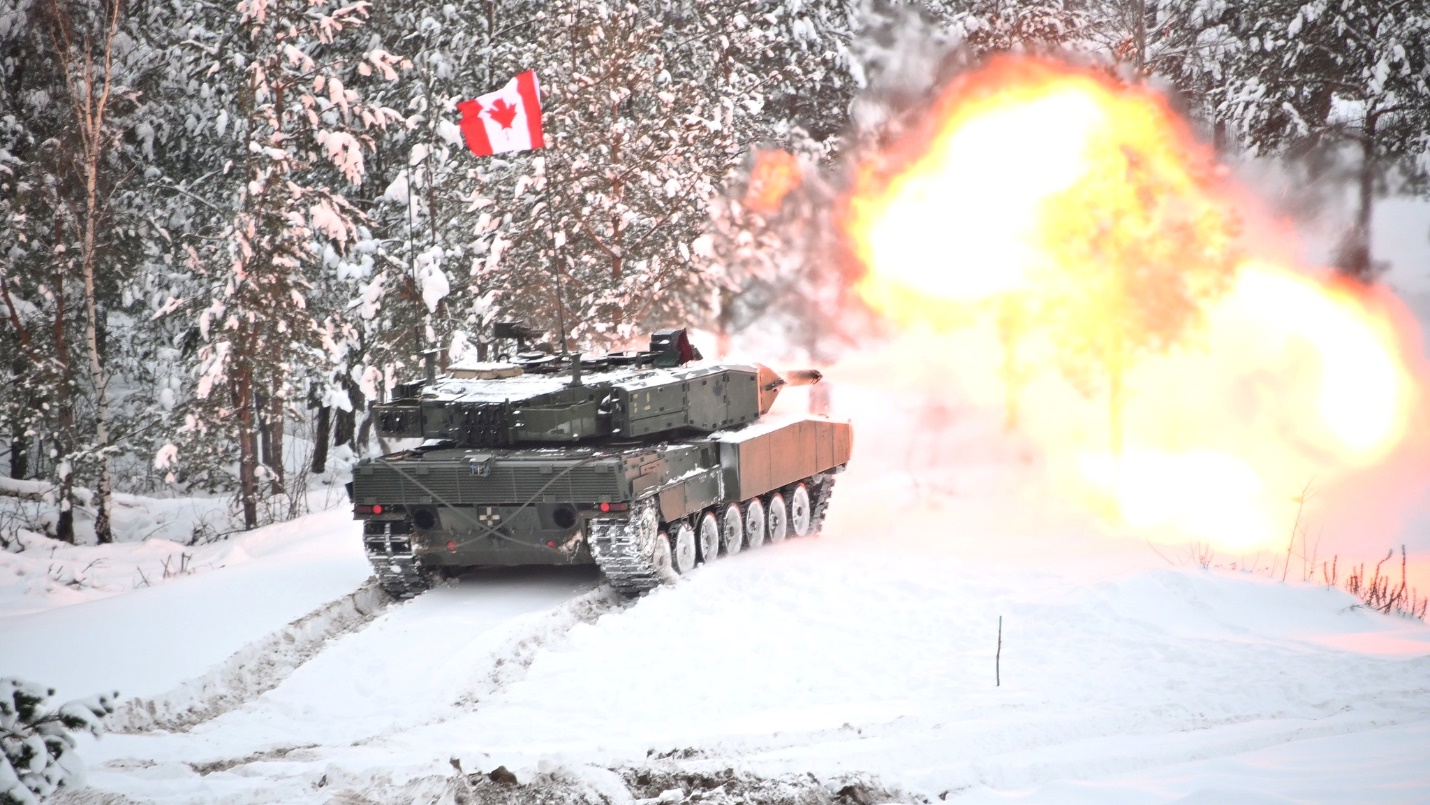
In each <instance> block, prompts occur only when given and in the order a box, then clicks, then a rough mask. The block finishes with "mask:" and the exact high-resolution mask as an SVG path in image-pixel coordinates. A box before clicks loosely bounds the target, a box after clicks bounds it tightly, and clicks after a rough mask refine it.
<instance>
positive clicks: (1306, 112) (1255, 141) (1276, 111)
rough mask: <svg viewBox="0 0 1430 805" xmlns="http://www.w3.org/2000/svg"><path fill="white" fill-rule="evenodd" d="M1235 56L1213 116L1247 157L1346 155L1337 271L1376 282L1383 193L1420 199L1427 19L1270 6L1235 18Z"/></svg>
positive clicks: (1353, 5)
mask: <svg viewBox="0 0 1430 805" xmlns="http://www.w3.org/2000/svg"><path fill="white" fill-rule="evenodd" d="M1235 27H1236V29H1237V32H1238V35H1239V36H1240V37H1241V39H1242V41H1243V42H1245V45H1246V46H1245V47H1244V48H1241V49H1238V50H1237V51H1236V54H1235V55H1236V56H1237V58H1236V59H1235V60H1233V61H1231V63H1230V64H1228V65H1227V66H1226V68H1225V75H1224V79H1223V83H1222V85H1221V86H1220V87H1219V88H1218V93H1217V95H1218V101H1219V103H1218V114H1219V117H1220V118H1222V119H1224V120H1225V121H1226V122H1227V125H1229V126H1230V127H1231V128H1232V131H1233V133H1234V136H1235V137H1236V138H1237V139H1238V141H1239V142H1240V143H1241V144H1242V145H1243V146H1244V147H1245V148H1246V149H1247V150H1248V151H1249V152H1250V153H1252V154H1264V155H1285V156H1292V157H1295V156H1301V155H1307V154H1317V153H1319V154H1320V155H1322V156H1324V155H1325V154H1326V153H1327V152H1328V151H1329V152H1339V151H1342V150H1347V149H1346V148H1345V147H1346V146H1349V149H1348V150H1350V151H1351V152H1352V153H1353V156H1352V157H1351V159H1352V160H1353V161H1354V164H1355V168H1354V169H1353V171H1352V177H1353V184H1354V186H1355V188H1356V205H1355V220H1354V223H1353V224H1352V226H1351V227H1350V228H1349V230H1348V231H1347V232H1346V235H1345V238H1344V240H1343V242H1342V245H1341V250H1340V254H1339V255H1338V268H1339V269H1340V270H1341V271H1342V272H1343V273H1345V274H1346V275H1347V276H1351V277H1354V278H1357V279H1360V280H1362V281H1369V280H1371V279H1373V278H1374V276H1375V275H1376V273H1377V272H1378V267H1377V264H1376V263H1375V261H1374V260H1373V259H1372V256H1371V252H1370V222H1371V216H1372V210H1373V206H1374V201H1375V197H1376V195H1377V193H1378V191H1379V190H1380V189H1382V188H1384V187H1387V186H1390V185H1387V182H1390V183H1391V184H1392V185H1393V183H1395V182H1396V181H1400V182H1404V183H1405V186H1407V187H1410V188H1423V187H1424V186H1425V181H1426V178H1427V176H1430V173H1427V164H1426V159H1425V156H1424V154H1425V152H1426V145H1427V141H1430V137H1427V135H1426V131H1427V126H1426V123H1427V121H1430V56H1427V53H1426V50H1425V47H1424V42H1425V40H1426V37H1427V36H1430V15H1427V14H1426V12H1425V10H1424V8H1422V7H1421V5H1420V4H1416V3H1405V2H1397V1H1396V0H1277V2H1272V3H1265V4H1258V5H1256V6H1248V7H1244V8H1242V9H1241V10H1240V15H1239V18H1238V19H1237V21H1236V23H1235Z"/></svg>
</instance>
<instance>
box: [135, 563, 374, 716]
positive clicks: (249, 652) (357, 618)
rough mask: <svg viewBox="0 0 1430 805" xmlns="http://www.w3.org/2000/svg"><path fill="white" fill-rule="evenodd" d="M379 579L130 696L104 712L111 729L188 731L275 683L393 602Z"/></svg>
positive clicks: (254, 697)
mask: <svg viewBox="0 0 1430 805" xmlns="http://www.w3.org/2000/svg"><path fill="white" fill-rule="evenodd" d="M392 603H393V602H392V599H391V598H389V597H388V595H387V594H386V593H384V592H382V590H381V588H379V587H378V586H377V582H376V581H375V580H373V579H369V580H368V581H367V583H366V584H364V585H363V586H362V587H359V588H358V589H357V590H355V591H353V592H352V593H349V594H348V595H345V596H343V597H341V598H339V599H337V600H335V601H331V602H329V603H327V604H324V605H323V606H321V607H318V608H317V609H315V610H313V611H312V612H310V613H308V614H307V615H304V616H303V617H301V618H299V619H298V620H295V621H293V622H292V623H290V624H288V625H287V626H284V627H283V628H282V629H279V630H278V631H276V632H273V633H272V634H270V635H269V636H268V637H265V638H263V639H261V640H256V641H254V642H252V643H249V644H248V645H246V646H244V647H243V648H241V649H239V650H238V651H236V652H234V653H233V655H232V656H230V657H229V658H228V659H227V660H225V661H224V662H223V663H222V664H220V665H219V666H218V667H216V668H214V669H213V670H211V671H209V672H208V673H205V674H203V675H202V676H198V677H195V678H193V679H190V680H188V681H186V682H183V683H181V684H180V685H179V686H178V687H176V688H174V689H173V690H170V691H169V692H167V693H163V694H160V695H159V696H155V697H153V698H140V699H131V700H130V701H128V702H125V703H124V704H123V705H121V706H120V707H119V708H118V710H117V711H116V712H115V713H114V714H113V715H111V716H109V718H108V722H107V723H108V728H109V731H110V732H117V733H138V732H149V731H153V730H168V731H171V732H187V731H188V730H190V729H192V728H193V727H195V726H197V725H199V724H202V723H204V722H205V721H209V720H212V719H214V718H217V717H218V716H220V715H223V714H224V713H227V712H228V711H230V710H233V709H235V708H237V707H239V706H241V705H242V704H244V703H245V702H248V701H251V700H253V699H256V698H258V697H259V696H261V695H263V694H264V693H267V692H268V691H270V690H272V689H273V688H275V687H277V686H278V685H279V684H280V683H282V682H283V680H285V679H287V678H288V676H289V675H290V674H292V673H293V672H294V671H295V670H297V668H298V667H299V666H301V665H302V664H303V663H305V662H307V661H308V660H309V659H311V658H313V657H314V656H316V655H317V654H318V653H319V652H321V651H322V650H323V646H324V645H325V644H326V643H327V642H328V641H330V640H332V639H333V638H335V637H338V636H339V635H343V634H347V633H348V632H352V631H354V630H356V629H359V628H361V627H363V626H365V625H367V624H368V623H370V622H371V621H372V620H373V619H374V618H376V617H377V616H378V615H380V614H382V613H383V612H384V611H386V610H387V609H388V607H390V606H391V605H392Z"/></svg>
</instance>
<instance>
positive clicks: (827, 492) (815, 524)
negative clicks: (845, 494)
mask: <svg viewBox="0 0 1430 805" xmlns="http://www.w3.org/2000/svg"><path fill="white" fill-rule="evenodd" d="M809 492H810V495H809V496H810V498H811V499H812V500H811V505H810V509H811V512H810V518H809V535H810V536H811V537H817V536H819V532H820V531H821V530H823V529H824V515H825V514H827V513H828V512H829V498H830V497H831V496H833V494H834V476H833V475H829V474H828V473H826V474H823V475H817V476H815V478H814V482H813V483H811V484H810V488H809Z"/></svg>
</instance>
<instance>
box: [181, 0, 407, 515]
mask: <svg viewBox="0 0 1430 805" xmlns="http://www.w3.org/2000/svg"><path fill="white" fill-rule="evenodd" d="M367 10H368V4H367V3H362V2H359V3H355V4H352V5H346V6H339V5H336V4H322V3H320V4H316V5H315V4H313V3H306V4H303V5H297V4H291V3H281V2H278V3H268V2H265V0H241V2H240V3H239V4H238V12H239V19H240V22H241V27H240V33H239V37H240V42H241V44H238V45H236V47H235V50H237V51H238V52H237V53H236V54H235V56H234V63H235V64H241V65H242V70H243V82H242V83H241V84H239V85H238V97H237V98H236V100H237V105H238V109H237V111H238V112H239V114H240V116H241V121H242V124H243V126H242V140H241V143H242V149H243V152H244V153H243V155H242V156H241V157H240V159H241V161H239V162H237V164H234V165H232V166H229V165H227V164H226V165H225V173H226V172H227V170H228V169H232V170H235V171H236V172H237V174H238V176H239V177H241V178H242V180H243V181H242V183H241V184H238V185H237V187H235V188H234V190H235V191H236V194H235V196H234V197H233V199H232V201H231V204H232V219H231V222H230V225H229V228H228V229H227V231H226V238H225V239H224V242H223V243H222V244H221V246H222V251H220V252H219V253H218V254H213V255H212V257H213V261H212V262H206V261H202V260H199V261H196V265H194V266H193V268H194V270H195V272H196V273H197V274H198V275H199V276H200V277H203V278H204V279H205V280H206V282H207V289H206V291H207V299H206V301H207V305H206V306H205V307H204V308H203V309H202V310H200V311H198V312H197V316H196V326H197V328H198V331H199V336H200V339H201V341H202V346H200V347H199V349H198V354H197V357H198V361H199V370H198V371H199V377H198V381H197V384H196V389H195V396H196V397H197V398H198V400H201V401H204V403H205V404H203V405H198V406H195V407H194V409H193V410H194V412H195V413H196V414H197V415H198V416H197V417H196V419H195V420H194V427H195V428H199V429H205V428H206V429H209V430H218V431H223V432H227V433H231V434H233V436H234V437H235V441H236V442H237V445H238V454H239V473H238V475H239V480H238V484H239V486H238V489H239V504H240V507H241V509H242V513H243V521H244V524H245V525H246V526H247V527H249V528H252V527H254V526H255V525H257V524H258V523H259V499H260V495H261V492H260V488H259V481H260V474H261V473H260V470H259V466H260V458H261V456H260V448H261V446H262V443H263V442H266V446H267V448H268V449H267V450H266V451H265V452H266V454H267V455H266V456H263V457H264V458H267V461H265V462H264V465H265V472H264V473H263V474H266V475H267V477H268V480H269V482H270V483H269V487H270V489H271V491H272V493H273V494H282V492H283V471H282V467H283V462H282V457H283V445H282V428H283V423H284V420H285V418H286V412H287V406H288V404H289V403H291V402H294V401H297V400H303V401H306V398H307V391H308V390H307V387H306V384H305V382H304V381H306V380H307V379H309V378H308V373H307V372H305V371H304V369H307V368H310V367H321V366H323V365H324V364H325V362H326V361H325V355H326V354H327V353H326V351H325V349H324V347H325V344H324V335H325V333H327V332H328V330H327V327H326V326H325V325H326V323H327V322H328V321H329V319H328V317H327V316H326V315H325V314H326V313H327V311H323V310H320V309H314V308H312V307H310V305H309V302H310V292H311V291H312V290H313V288H314V281H313V277H314V275H315V274H316V273H317V272H318V271H319V270H320V268H321V267H323V266H324V261H323V259H322V257H323V254H324V252H325V250H332V251H333V252H334V253H336V254H346V253H348V251H349V250H350V249H352V248H354V247H355V246H356V244H357V242H358V241H359V240H360V238H361V233H360V232H359V229H358V221H359V219H360V213H359V212H358V211H357V210H356V209H355V208H354V207H353V206H352V204H351V203H350V202H349V201H348V200H347V198H346V197H345V196H344V195H343V193H342V192H340V189H341V188H342V187H344V186H357V185H360V184H361V183H362V181H363V179H364V177H365V176H366V164H365V153H366V152H368V151H370V150H371V148H372V142H373V136H374V132H379V131H381V130H382V129H385V128H386V127H387V126H389V125H390V124H394V123H396V122H398V121H399V120H400V116H399V115H398V114H397V113H396V112H394V111H392V110H390V109H387V108H385V107H382V106H380V105H376V104H371V103H367V102H365V101H364V100H363V98H362V95H361V94H360V93H359V92H358V91H357V90H356V89H355V88H354V87H356V86H358V85H360V84H361V83H362V81H363V79H376V80H394V79H396V78H397V70H398V68H400V67H402V66H403V65H402V63H401V60H400V59H398V58H397V57H395V56H393V55H391V54H390V53H388V52H387V51H386V50H384V49H382V48H381V47H373V48H369V49H366V50H363V49H361V48H348V49H344V48H342V47H340V45H341V44H346V43H345V42H342V41H341V40H344V39H348V38H351V37H353V36H354V34H355V32H356V29H357V28H358V27H359V26H360V25H361V24H362V21H363V18H364V17H365V16H366V13H367ZM265 420H266V422H265ZM261 431H264V432H266V434H265V433H264V432H261ZM265 435H266V439H265V438H264V436H265Z"/></svg>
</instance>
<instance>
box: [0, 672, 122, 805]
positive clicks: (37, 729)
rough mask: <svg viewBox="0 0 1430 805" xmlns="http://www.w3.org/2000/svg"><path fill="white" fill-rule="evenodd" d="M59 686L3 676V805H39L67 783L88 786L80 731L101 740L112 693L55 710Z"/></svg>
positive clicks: (0, 759) (0, 755)
mask: <svg viewBox="0 0 1430 805" xmlns="http://www.w3.org/2000/svg"><path fill="white" fill-rule="evenodd" d="M54 695H55V691H54V689H53V688H46V687H43V686H41V685H36V684H35V683H33V682H26V681H24V680H21V679H13V678H0V805H37V803H40V802H43V801H44V800H45V799H46V798H48V797H49V796H50V795H52V794H54V793H55V791H56V790H58V789H59V788H60V787H61V786H64V785H75V786H77V785H81V784H82V783H83V766H82V765H81V763H80V760H79V757H78V756H77V755H76V754H75V751H74V749H75V736H74V733H75V732H78V731H80V730H84V731H86V732H89V733H90V734H92V735H95V736H98V735H99V733H100V731H101V729H102V728H103V724H104V721H103V720H104V717H105V716H106V715H108V714H110V713H113V712H114V700H115V699H116V698H118V697H119V694H118V693H115V694H112V695H99V696H91V697H89V698H87V699H76V700H74V701H72V702H66V703H65V704H62V705H60V706H59V707H56V708H54V709H50V699H51V697H53V696H54Z"/></svg>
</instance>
